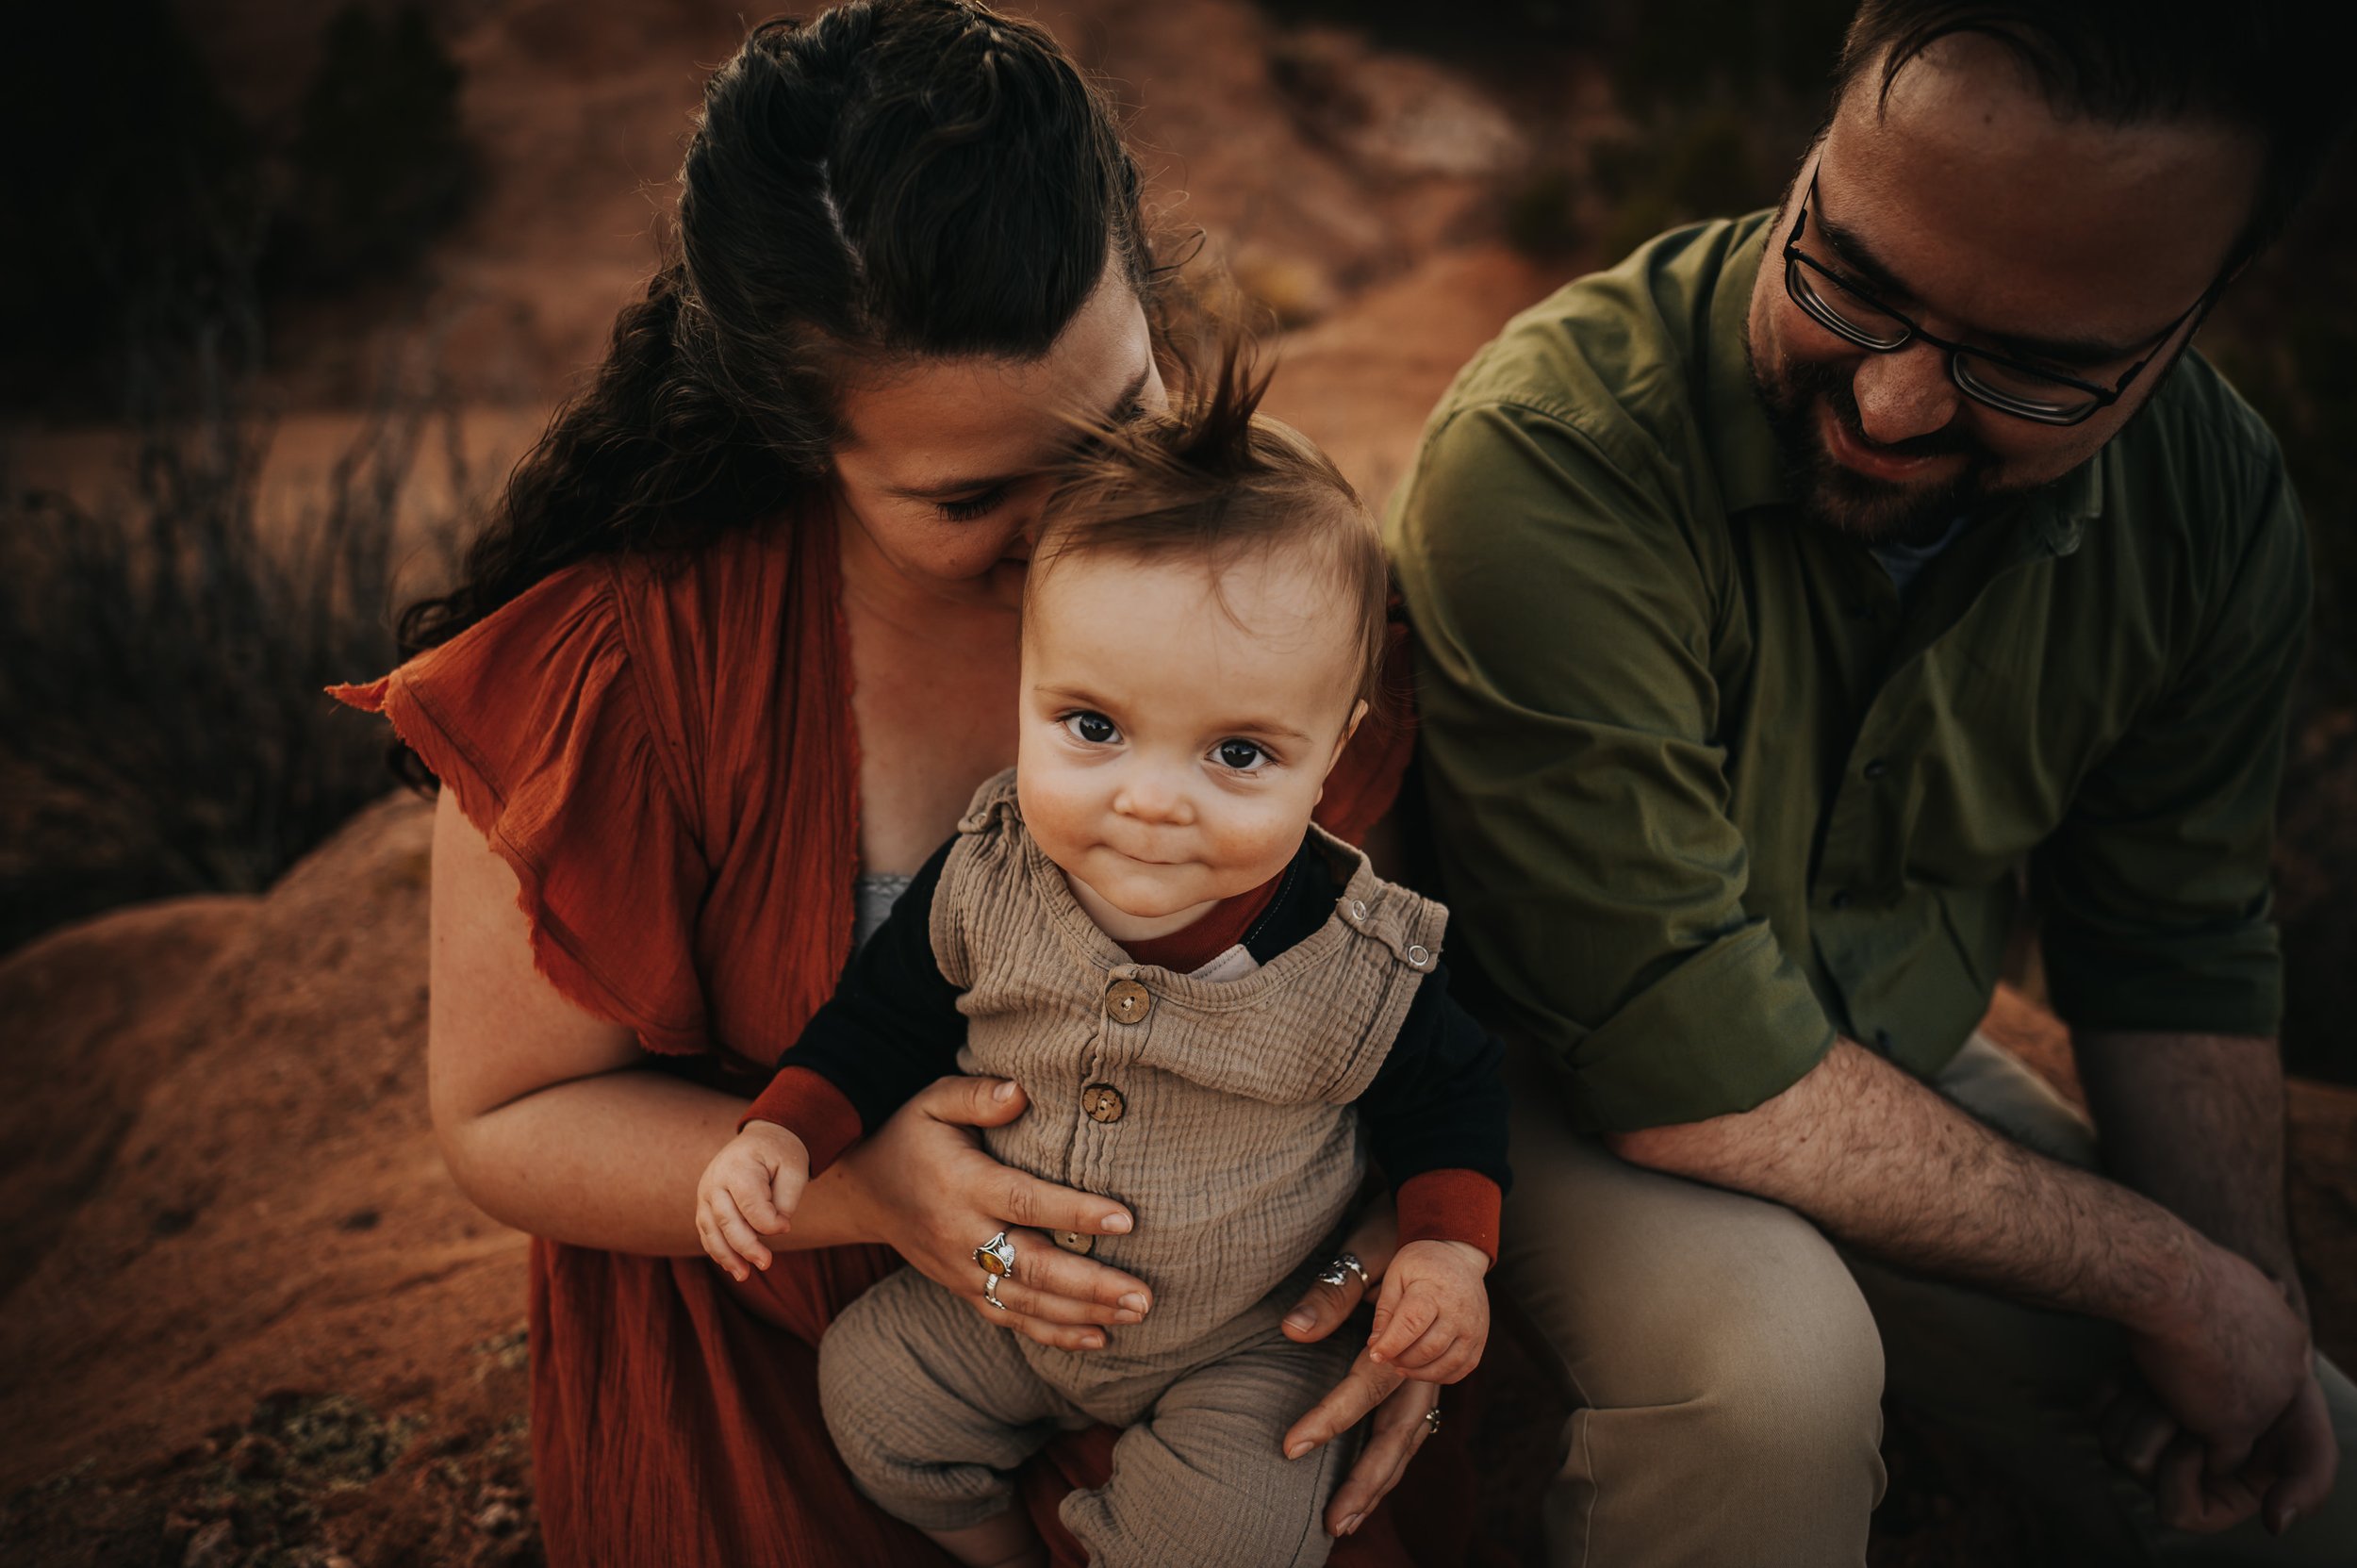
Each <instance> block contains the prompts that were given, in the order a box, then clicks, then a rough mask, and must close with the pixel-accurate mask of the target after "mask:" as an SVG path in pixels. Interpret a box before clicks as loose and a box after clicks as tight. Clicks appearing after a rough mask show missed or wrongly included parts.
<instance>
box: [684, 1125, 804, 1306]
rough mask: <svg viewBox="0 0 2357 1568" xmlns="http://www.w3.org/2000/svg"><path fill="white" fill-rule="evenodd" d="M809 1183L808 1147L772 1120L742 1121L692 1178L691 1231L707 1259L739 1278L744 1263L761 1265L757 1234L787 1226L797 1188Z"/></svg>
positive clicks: (743, 1276)
mask: <svg viewBox="0 0 2357 1568" xmlns="http://www.w3.org/2000/svg"><path fill="white" fill-rule="evenodd" d="M809 1185H810V1149H809V1147H807V1146H806V1145H805V1144H803V1142H802V1140H801V1139H800V1138H799V1137H797V1136H795V1134H794V1133H792V1132H790V1131H787V1130H786V1129H784V1128H783V1127H780V1126H779V1125H778V1124H777V1123H775V1122H763V1121H756V1122H748V1123H746V1124H745V1131H742V1132H739V1133H738V1134H737V1135H736V1136H735V1137H734V1138H732V1139H731V1140H729V1144H728V1147H725V1148H723V1149H722V1150H720V1152H719V1153H717V1154H716V1155H714V1156H713V1157H712V1164H709V1165H706V1166H705V1167H704V1174H703V1180H701V1181H699V1182H697V1183H696V1234H697V1235H699V1236H701V1237H702V1238H703V1244H704V1250H705V1251H706V1252H707V1253H710V1254H711V1256H712V1261H713V1262H714V1263H718V1264H719V1265H720V1266H721V1267H722V1268H724V1269H727V1270H728V1271H729V1274H730V1277H731V1278H733V1279H735V1280H736V1281H737V1282H738V1283H739V1284H742V1283H744V1281H745V1280H747V1279H750V1278H751V1277H752V1276H751V1274H750V1271H749V1269H750V1268H763V1269H766V1268H767V1267H768V1266H769V1263H770V1253H769V1249H768V1248H767V1247H766V1246H762V1244H761V1237H762V1236H775V1235H780V1234H783V1232H784V1231H786V1230H789V1229H791V1227H792V1223H793V1218H794V1210H795V1207H796V1205H798V1204H799V1203H800V1202H801V1200H802V1189H803V1188H804V1187H807V1186H809Z"/></svg>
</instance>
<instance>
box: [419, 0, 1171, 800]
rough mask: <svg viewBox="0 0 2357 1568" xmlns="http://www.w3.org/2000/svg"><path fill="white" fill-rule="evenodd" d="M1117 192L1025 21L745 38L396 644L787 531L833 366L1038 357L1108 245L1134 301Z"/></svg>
mask: <svg viewBox="0 0 2357 1568" xmlns="http://www.w3.org/2000/svg"><path fill="white" fill-rule="evenodd" d="M1140 196H1141V181H1140V178H1139V174H1138V170H1137V166H1136V164H1135V163H1134V162H1133V161H1132V159H1131V158H1130V157H1129V152H1128V151H1127V149H1126V148H1125V147H1124V146H1123V144H1122V140H1121V135H1120V131H1119V129H1118V127H1117V126H1116V124H1115V123H1114V116H1113V108H1112V106H1111V105H1110V104H1109V102H1108V101H1107V100H1106V98H1105V96H1104V95H1103V94H1102V93H1101V92H1100V91H1098V90H1097V89H1096V87H1095V86H1094V85H1093V84H1092V83H1091V82H1090V81H1089V80H1088V79H1087V78H1086V77H1085V76H1083V75H1082V74H1081V73H1080V68H1079V67H1078V66H1077V65H1076V64H1075V63H1074V62H1073V60H1072V58H1071V57H1069V56H1068V55H1066V54H1065V53H1064V52H1063V49H1062V48H1061V47H1060V46H1059V45H1058V44H1057V43H1056V41H1055V40H1054V39H1053V38H1051V37H1049V36H1048V34H1047V32H1046V31H1045V30H1044V29H1042V28H1040V27H1038V26H1036V25H1032V24H1030V23H1028V22H1023V21H1018V20H1016V19H1014V18H1011V17H1006V16H1002V15H1000V14H998V13H997V12H996V11H993V10H991V9H989V8H986V7H984V6H981V5H979V4H975V3H973V0H853V3H851V4H848V5H843V6H838V7H836V8H833V9H832V10H828V11H826V12H824V13H822V14H821V15H819V16H818V17H816V19H814V20H812V21H810V22H807V23H804V22H799V21H795V20H791V19H781V20H777V21H771V22H766V23H763V24H762V25H760V26H758V27H756V28H754V29H753V30H752V33H751V35H750V37H748V38H747V39H746V41H745V44H744V46H743V47H742V48H741V49H739V50H738V51H737V52H736V55H735V56H734V57H733V58H731V59H730V60H729V61H728V62H727V63H726V64H725V65H723V66H721V67H720V68H719V70H717V72H715V73H714V74H713V75H712V78H711V80H710V81H709V82H708V83H707V84H706V85H705V88H704V107H703V113H702V116H701V120H700V121H699V123H698V125H697V128H696V132H695V135H694V138H693V140H691V141H690V143H689V145H688V149H687V156H686V159H685V162H684V165H683V167H682V168H681V171H680V197H679V216H678V225H677V257H676V259H674V260H671V261H670V262H668V264H667V265H666V266H664V267H663V268H662V269H661V270H660V271H659V272H656V273H655V274H654V277H653V278H652V280H651V282H650V283H649V284H648V286H647V291H646V295H645V297H644V298H643V299H641V300H638V301H636V302H635V303H634V304H632V305H629V306H627V307H625V308H624V309H623V310H622V312H621V314H620V315H619V317H618V318H617V320H616V322H615V324H614V338H613V343H612V346H611V347H610V348H609V349H608V351H607V353H606V356H605V359H604V362H603V363H602V364H601V365H600V366H599V367H598V369H597V371H596V372H595V375H594V376H593V378H592V379H591V381H590V384H589V386H588V388H587V389H586V390H585V391H583V392H582V393H581V394H580V395H578V396H577V397H575V398H574V399H572V401H570V402H569V403H568V404H565V405H564V406H563V407H562V408H561V409H559V410H558V412H557V413H556V415H555V416H554V418H553V419H552V421H550V424H549V426H548V429H547V430H546V431H545V432H544V433H543V434H542V436H541V437H540V439H539V441H538V443H537V444H536V446H535V447H534V448H533V449H532V451H531V452H530V453H529V454H527V455H526V456H525V457H524V459H523V460H522V461H521V462H520V463H519V465H518V466H517V468H516V470H515V471H514V473H513V474H512V475H511V476H510V477H509V479H508V483H507V486H506V487H505V489H504V491H503V494H502V496H501V498H500V500H499V502H498V503H497V505H496V507H495V509H494V511H493V513H492V515H491V517H490V518H489V520H488V521H487V522H486V526H485V528H484V530H483V532H482V533H481V535H480V536H477V537H476V539H475V540H474V541H473V544H472V545H471V547H470V550H469V552H468V554H467V557H466V560H465V563H464V568H463V569H462V571H461V574H460V577H459V580H458V582H457V584H456V586H453V588H452V589H451V590H450V591H449V592H447V593H444V594H441V595H438V596H437V597H434V598H429V599H426V600H423V601H420V602H417V603H414V604H412V605H410V606H409V607H408V608H407V609H406V610H405V611H404V613H403V614H402V616H401V619H400V623H399V632H400V638H401V644H402V652H403V656H404V658H405V657H407V656H408V655H409V654H410V653H413V652H417V651H419V650H420V649H424V648H430V647H434V646H436V645H437V644H440V643H443V642H446V641H448V640H449V639H450V638H452V637H453V636H455V635H458V634H459V633H460V632H463V631H465V630H466V629H467V628H468V627H470V626H471V625H473V624H475V623H476V622H477V621H479V620H481V619H483V618H484V617H486V616H487V615H489V614H490V613H491V612H492V611H493V610H496V609H497V608H499V607H500V606H501V605H502V604H504V603H506V602H508V601H510V600H512V599H514V598H515V597H516V596H517V595H519V594H520V593H522V592H523V591H524V590H525V589H527V588H529V587H530V586H533V585H534V584H535V583H537V582H539V581H540V580H541V579H542V578H544V577H546V576H548V575H549V574H550V573H552V572H554V571H556V570H558V569H561V568H563V567H566V566H569V565H570V564H572V563H574V562H576V561H580V560H582V559H585V558H586V557H589V556H592V555H596V554H601V553H615V552H684V551H692V550H693V549H695V548H696V547H697V546H699V545H700V544H703V543H705V542H708V541H709V540H711V539H713V538H714V537H716V536H719V535H720V534H723V533H725V532H727V531H729V530H732V529H736V528H744V527H750V526H754V525H757V524H765V523H775V522H781V521H785V522H790V520H791V518H792V516H793V515H794V513H795V512H796V510H797V508H798V506H799V503H800V502H801V501H803V500H804V499H806V498H807V497H808V496H809V495H810V494H811V493H812V492H813V491H814V490H815V489H816V487H818V486H819V485H821V484H822V483H823V482H824V481H825V479H826V477H827V474H828V472H829V469H830V457H829V454H830V451H831V449H832V445H833V443H834V437H835V435H836V429H837V425H836V421H837V416H838V408H837V404H838V395H839V388H840V387H841V384H842V377H843V373H844V371H845V370H846V368H847V367H849V366H851V365H854V364H860V363H871V364H872V363H874V362H876V361H878V360H883V361H886V362H889V361H890V360H891V359H893V358H896V357H901V356H908V357H915V356H922V355H994V356H999V357H1005V358H1010V359H1016V360H1025V359H1032V358H1036V357H1038V356H1039V355H1043V354H1045V353H1046V352H1047V349H1048V347H1049V345H1051V344H1052V343H1053V342H1054V341H1055V340H1056V338H1057V336H1058V335H1059V334H1060V333H1061V332H1062V331H1063V327H1064V325H1065V323H1066V322H1069V321H1070V320H1071V319H1072V317H1073V315H1074V313H1075V312H1077V311H1078V310H1079V308H1080V305H1081V304H1082V302H1083V301H1085V300H1086V299H1087V298H1088V297H1089V294H1090V293H1091V291H1092V290H1093V289H1095V288H1096V284H1097V282H1098V281H1099V279H1100V278H1101V277H1102V276H1103V274H1104V272H1105V269H1106V266H1107V263H1108V258H1109V257H1110V258H1111V261H1112V264H1113V265H1114V266H1117V267H1120V268H1122V269H1124V270H1125V272H1127V274H1128V281H1129V283H1130V285H1131V286H1132V287H1134V288H1135V289H1138V291H1139V293H1140V296H1141V298H1142V299H1144V300H1145V301H1146V304H1147V306H1148V310H1149V314H1152V313H1153V312H1154V310H1155V306H1156V304H1157V301H1156V298H1155V295H1156V293H1157V289H1155V288H1154V285H1155V284H1156V283H1157V282H1158V281H1159V274H1158V273H1157V272H1156V270H1155V268H1154V265H1153V258H1152V256H1151V255H1150V253H1149V248H1148V244H1147V239H1146V227H1145V220H1144V217H1143V215H1142V211H1141V206H1140ZM410 764H411V766H412V767H413V766H414V759H410ZM404 770H405V771H407V770H410V769H409V768H406V767H405V768H404Z"/></svg>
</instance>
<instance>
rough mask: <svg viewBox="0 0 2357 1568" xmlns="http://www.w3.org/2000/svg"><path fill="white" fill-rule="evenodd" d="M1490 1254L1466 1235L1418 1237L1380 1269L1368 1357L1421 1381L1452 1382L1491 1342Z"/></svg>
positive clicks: (1473, 1364)
mask: <svg viewBox="0 0 2357 1568" xmlns="http://www.w3.org/2000/svg"><path fill="white" fill-rule="evenodd" d="M1489 1272H1490V1259H1489V1256H1488V1254H1486V1253H1484V1252H1483V1251H1482V1250H1481V1249H1480V1248H1479V1247H1477V1246H1473V1245H1471V1244H1470V1243H1466V1242H1451V1241H1415V1242H1409V1244H1408V1245H1407V1246H1403V1247H1401V1248H1400V1249H1399V1251H1398V1253H1397V1254H1396V1255H1395V1256H1394V1257H1393V1259H1392V1266H1391V1267H1390V1268H1388V1269H1385V1270H1384V1271H1383V1291H1382V1294H1381V1295H1380V1296H1377V1297H1376V1303H1375V1331H1374V1333H1373V1334H1372V1335H1371V1336H1370V1337H1369V1338H1368V1340H1367V1360H1369V1361H1371V1362H1387V1363H1389V1364H1390V1365H1391V1366H1392V1367H1393V1369H1394V1370H1396V1371H1398V1372H1399V1373H1400V1374H1401V1375H1403V1376H1405V1377H1409V1378H1415V1379H1416V1380H1417V1381H1419V1382H1426V1383H1453V1382H1456V1381H1457V1380H1458V1379H1459V1378H1462V1377H1464V1376H1465V1374H1466V1373H1468V1372H1471V1371H1472V1370H1473V1369H1474V1368H1475V1367H1476V1366H1478V1365H1480V1364H1481V1352H1482V1351H1483V1349H1484V1348H1486V1347H1487V1346H1488V1345H1489V1343H1490V1292H1489V1289H1488V1287H1486V1286H1485V1285H1484V1284H1483V1283H1482V1276H1484V1275H1486V1274H1488V1273H1489Z"/></svg>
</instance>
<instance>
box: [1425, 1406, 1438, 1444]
mask: <svg viewBox="0 0 2357 1568" xmlns="http://www.w3.org/2000/svg"><path fill="white" fill-rule="evenodd" d="M1440 1429H1441V1407H1440V1406H1438V1405H1435V1406H1433V1407H1432V1408H1431V1409H1430V1410H1428V1411H1425V1412H1424V1435H1425V1436H1426V1437H1430V1436H1431V1435H1432V1434H1433V1433H1434V1432H1437V1431H1439V1430H1440Z"/></svg>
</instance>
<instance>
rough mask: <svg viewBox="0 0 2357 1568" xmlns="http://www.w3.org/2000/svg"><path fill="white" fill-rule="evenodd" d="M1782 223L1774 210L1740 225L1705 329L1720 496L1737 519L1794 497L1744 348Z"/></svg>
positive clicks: (1712, 296)
mask: <svg viewBox="0 0 2357 1568" xmlns="http://www.w3.org/2000/svg"><path fill="white" fill-rule="evenodd" d="M1774 220H1775V214H1774V213H1772V212H1757V213H1754V214H1753V215H1752V216H1751V217H1749V218H1744V219H1741V220H1739V221H1738V222H1737V223H1736V225H1735V232H1734V233H1733V234H1732V235H1730V236H1729V237H1728V239H1727V252H1726V262H1725V264H1724V265H1723V266H1722V267H1721V268H1720V270H1719V277H1718V281H1717V282H1716V283H1715V284H1713V285H1712V288H1711V292H1710V315H1709V318H1708V322H1707V324H1706V326H1705V328H1704V331H1705V333H1706V338H1705V339H1704V343H1703V355H1704V374H1705V377H1706V386H1705V389H1704V399H1705V414H1706V418H1707V420H1708V421H1709V428H1708V432H1707V436H1708V441H1709V447H1710V459H1711V465H1712V467H1714V468H1716V469H1717V470H1719V471H1718V479H1719V495H1720V498H1721V500H1722V501H1723V502H1724V503H1725V505H1726V509H1727V513H1728V515H1729V516H1733V515H1734V514H1735V513H1737V512H1744V511H1749V510H1751V509H1752V508H1753V507H1755V506H1777V505H1782V504H1783V503H1786V502H1788V501H1789V500H1790V499H1791V495H1790V492H1789V491H1788V489H1787V488H1786V487H1785V480H1784V460H1783V458H1782V457H1781V456H1779V455H1778V454H1777V451H1776V436H1775V431H1774V430H1773V429H1772V427H1771V426H1770V425H1769V423H1768V414H1767V411H1766V410H1765V409H1763V408H1762V407H1760V405H1759V394H1758V393H1757V392H1755V391H1754V390H1753V388H1752V367H1751V359H1750V356H1749V355H1747V354H1746V353H1745V349H1744V344H1745V342H1746V340H1747V339H1748V337H1749V334H1750V331H1751V315H1752V287H1753V285H1754V284H1755V283H1756V282H1757V281H1758V278H1759V269H1760V259H1761V255H1762V250H1761V247H1762V246H1763V245H1764V244H1765V243H1766V239H1765V236H1766V234H1767V231H1768V228H1769V226H1770V225H1771V224H1772V223H1773V222H1774Z"/></svg>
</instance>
